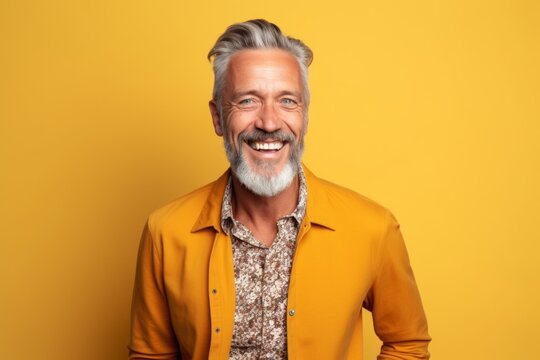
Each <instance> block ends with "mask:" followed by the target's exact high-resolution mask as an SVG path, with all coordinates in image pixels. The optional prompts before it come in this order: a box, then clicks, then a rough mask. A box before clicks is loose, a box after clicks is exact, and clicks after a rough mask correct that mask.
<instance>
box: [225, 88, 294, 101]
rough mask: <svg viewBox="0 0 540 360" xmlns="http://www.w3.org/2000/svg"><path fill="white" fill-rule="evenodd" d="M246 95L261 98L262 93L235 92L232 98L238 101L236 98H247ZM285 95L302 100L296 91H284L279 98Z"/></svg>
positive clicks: (249, 91)
mask: <svg viewBox="0 0 540 360" xmlns="http://www.w3.org/2000/svg"><path fill="white" fill-rule="evenodd" d="M246 95H255V96H258V97H261V94H260V92H259V91H257V90H246V91H234V92H233V93H232V98H233V99H236V98H239V97H241V96H246ZM284 95H290V96H294V97H297V98H299V99H302V95H301V93H300V92H296V91H289V90H283V91H280V92H279V93H278V96H284Z"/></svg>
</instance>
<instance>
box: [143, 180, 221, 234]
mask: <svg viewBox="0 0 540 360" xmlns="http://www.w3.org/2000/svg"><path fill="white" fill-rule="evenodd" d="M227 178H228V172H225V173H224V174H223V175H222V176H221V177H220V178H219V179H217V180H216V181H213V182H211V183H209V184H206V185H204V186H202V187H200V188H198V189H196V190H194V191H192V192H190V193H188V194H186V195H183V196H181V197H179V198H177V199H175V200H173V201H171V202H170V203H168V204H166V205H164V206H162V207H160V208H158V209H156V210H154V211H153V212H152V213H151V214H150V216H149V218H148V227H149V229H150V231H152V232H163V231H168V230H173V231H174V232H179V231H183V232H191V231H192V229H193V227H194V226H195V225H196V224H197V223H198V222H200V220H201V217H202V216H203V215H205V218H207V219H219V214H220V212H221V202H222V198H223V191H224V189H225V184H226V181H227ZM207 225H208V226H211V225H212V224H211V223H208V224H207ZM203 227H204V226H203Z"/></svg>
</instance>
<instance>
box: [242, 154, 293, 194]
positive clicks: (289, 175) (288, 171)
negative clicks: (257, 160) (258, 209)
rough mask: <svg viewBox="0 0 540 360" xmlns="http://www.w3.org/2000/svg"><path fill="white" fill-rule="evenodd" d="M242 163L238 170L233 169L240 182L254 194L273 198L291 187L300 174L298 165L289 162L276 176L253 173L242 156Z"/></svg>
mask: <svg viewBox="0 0 540 360" xmlns="http://www.w3.org/2000/svg"><path fill="white" fill-rule="evenodd" d="M240 157H241V159H242V160H241V161H240V163H239V164H238V166H237V168H236V169H233V172H234V174H235V175H236V177H237V178H238V180H239V181H240V182H241V183H242V184H243V185H244V186H245V187H246V188H248V189H249V190H250V191H252V192H253V193H255V194H257V195H260V196H265V197H271V196H274V195H277V194H279V193H280V192H282V191H283V190H285V189H286V188H288V187H289V185H291V182H292V181H293V179H294V177H295V176H296V174H298V164H294V165H293V163H292V161H291V160H288V161H287V163H286V164H285V166H284V167H283V169H282V170H281V171H280V172H279V173H278V174H276V175H271V174H259V173H257V172H256V171H253V170H252V169H251V168H250V167H249V165H248V164H247V161H246V160H245V159H244V157H243V156H242V155H240Z"/></svg>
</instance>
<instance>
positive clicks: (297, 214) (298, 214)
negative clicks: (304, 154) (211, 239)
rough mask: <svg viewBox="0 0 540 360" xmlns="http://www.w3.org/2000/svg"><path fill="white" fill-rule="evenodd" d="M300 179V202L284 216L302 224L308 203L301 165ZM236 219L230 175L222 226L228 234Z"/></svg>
mask: <svg viewBox="0 0 540 360" xmlns="http://www.w3.org/2000/svg"><path fill="white" fill-rule="evenodd" d="M298 179H299V182H300V186H299V189H298V203H297V204H296V208H295V209H294V210H293V211H292V212H291V213H290V214H288V215H285V216H283V218H286V217H293V218H294V219H295V220H296V222H297V224H301V223H302V220H303V219H304V215H305V214H306V204H307V185H306V177H305V175H304V171H303V169H302V167H301V166H300V167H299V171H298ZM234 221H235V219H234V216H233V211H232V176H231V175H230V176H229V179H228V181H227V185H226V187H225V192H224V194H223V202H222V205H221V227H222V229H223V230H224V231H225V232H226V233H227V234H229V233H230V230H231V228H232V226H233V224H234Z"/></svg>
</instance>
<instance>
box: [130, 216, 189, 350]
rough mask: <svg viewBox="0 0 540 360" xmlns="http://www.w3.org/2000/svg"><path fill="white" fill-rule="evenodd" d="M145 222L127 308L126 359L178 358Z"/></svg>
mask: <svg viewBox="0 0 540 360" xmlns="http://www.w3.org/2000/svg"><path fill="white" fill-rule="evenodd" d="M161 259H162V257H161V254H160V253H159V251H158V249H157V248H156V245H155V243H154V239H153V237H152V234H151V231H150V229H149V227H148V225H147V226H146V227H145V229H144V232H143V235H142V239H141V243H140V246H139V255H138V259H137V272H136V275H135V286H134V290H133V302H132V307H131V335H130V342H129V346H128V349H129V359H131V360H145V359H160V360H171V359H180V358H181V357H180V353H179V350H178V343H177V340H176V336H175V333H174V330H173V327H172V324H171V321H170V317H169V306H168V303H167V298H166V294H165V286H164V281H163V268H162V262H161Z"/></svg>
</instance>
